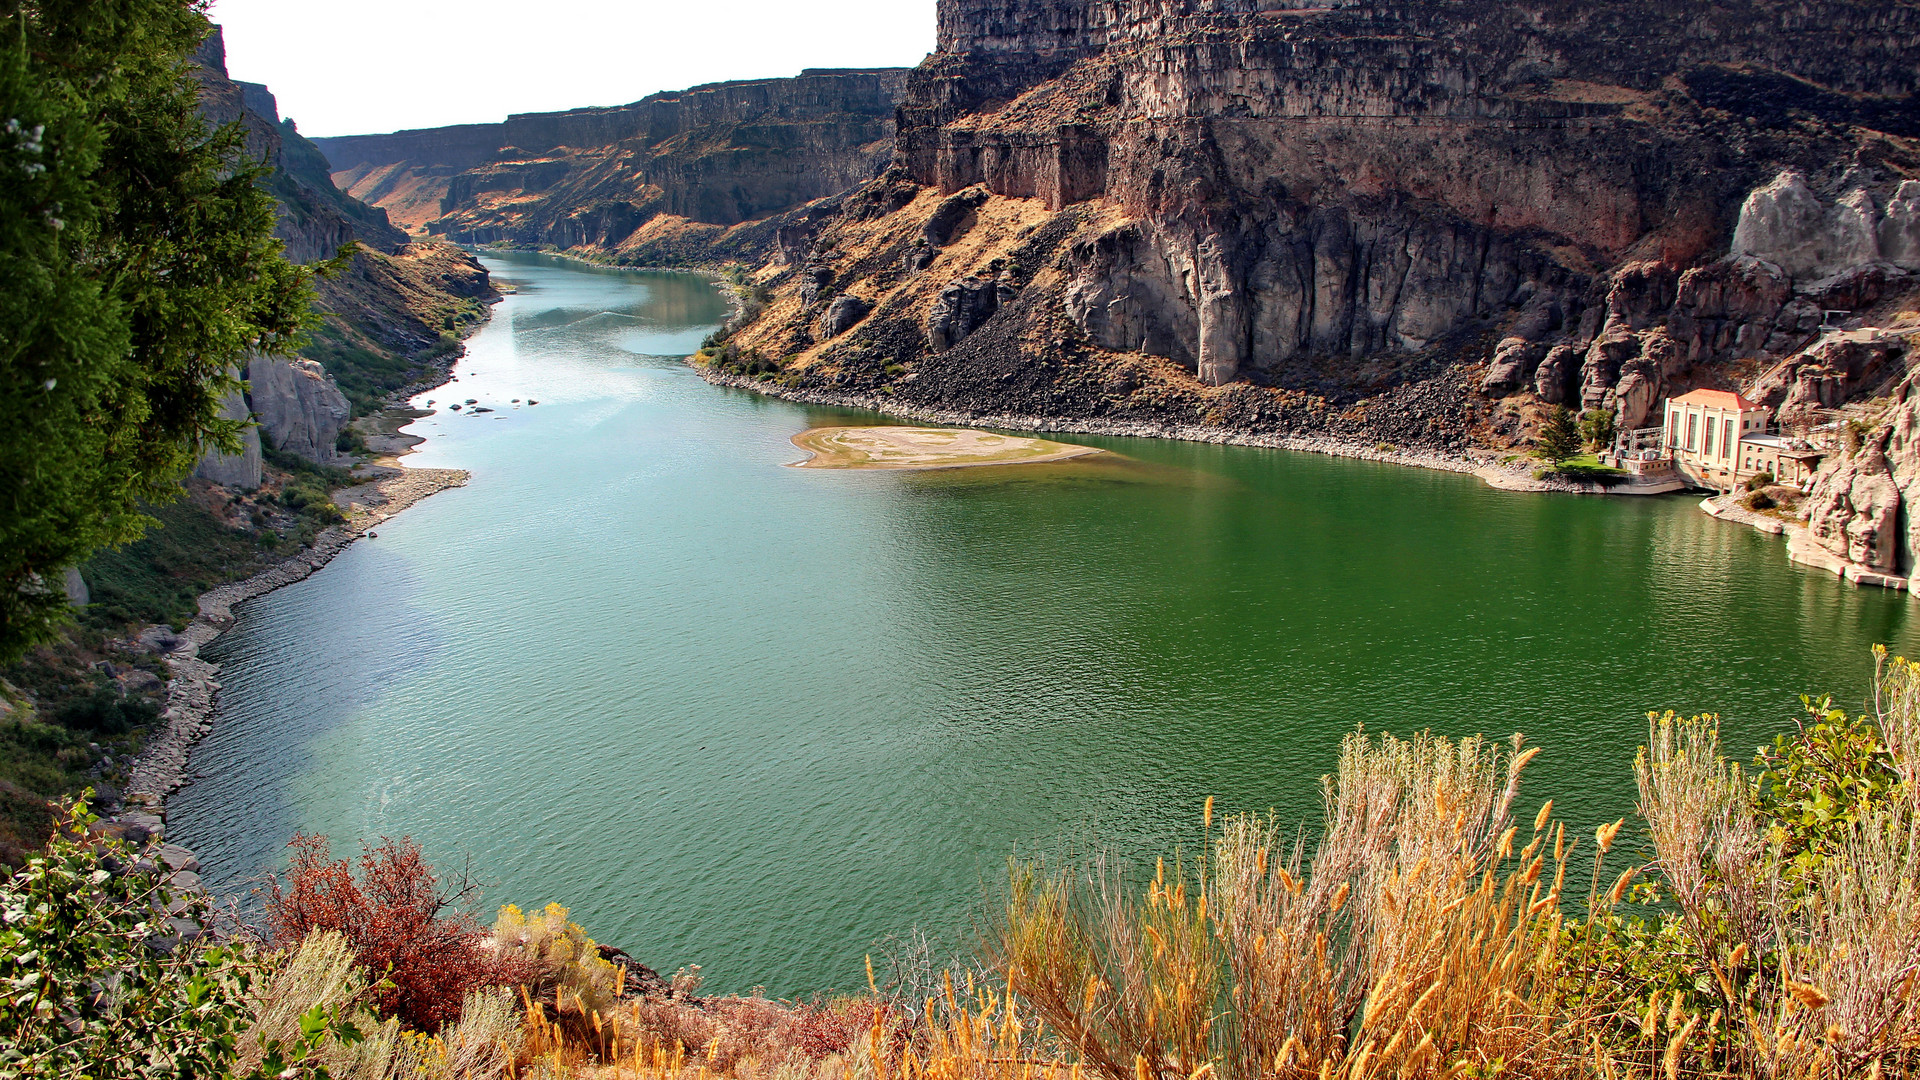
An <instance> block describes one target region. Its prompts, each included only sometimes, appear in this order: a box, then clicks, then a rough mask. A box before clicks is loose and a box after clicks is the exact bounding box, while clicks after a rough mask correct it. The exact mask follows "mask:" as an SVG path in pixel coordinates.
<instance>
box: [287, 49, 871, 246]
mask: <svg viewBox="0 0 1920 1080" xmlns="http://www.w3.org/2000/svg"><path fill="white" fill-rule="evenodd" d="M905 80H906V73H905V72H904V71H897V70H885V71H829V70H817V71H807V72H804V73H802V74H801V75H800V76H799V77H798V78H792V79H768V80H761V81H755V82H735V83H719V84H715V85H711V86H701V87H695V88H694V89H691V90H687V91H682V92H677V93H669V94H656V95H654V96H652V97H649V98H646V99H644V100H642V101H637V102H634V103H633V104H631V105H622V106H617V107H613V108H601V109H578V110H573V111H569V112H561V113H533V114H525V115H516V116H513V117H510V118H508V119H507V121H506V122H505V123H501V124H477V125H466V126H462V127H454V128H438V129H430V130H425V131H403V132H396V133H394V134H391V135H369V136H353V137H346V138H335V139H321V140H318V145H319V146H320V148H321V149H322V151H323V152H324V153H325V154H326V155H327V157H328V159H329V160H330V161H331V162H332V163H333V166H334V168H335V170H336V171H335V173H334V178H335V180H336V181H337V182H338V183H339V185H340V186H341V187H342V188H344V189H345V190H347V191H348V192H350V193H352V194H354V195H356V196H358V197H360V198H362V199H365V200H366V201H367V202H369V203H371V204H373V205H376V206H381V207H384V208H386V209H387V210H388V211H389V212H391V213H392V214H393V215H394V216H395V218H396V220H398V221H400V222H401V224H402V225H404V226H406V227H407V228H409V229H411V230H413V231H415V232H416V233H432V234H434V235H444V236H447V237H450V238H452V239H454V240H457V241H460V242H462V243H490V242H501V241H503V242H507V243H511V244H516V245H522V246H533V247H544V246H555V247H561V248H568V249H575V250H579V251H583V252H593V253H597V254H601V255H606V256H610V257H615V258H620V259H623V260H626V261H636V262H646V261H655V262H658V261H673V260H687V259H692V260H698V259H701V258H702V257H703V256H704V257H711V254H710V249H713V248H715V247H716V245H722V246H723V245H724V244H725V241H726V233H727V232H728V230H731V229H735V228H736V227H738V226H742V225H746V224H751V223H754V222H757V221H760V220H762V219H764V218H767V217H768V216H770V215H773V214H776V213H779V212H782V211H786V210H790V209H792V208H794V207H797V206H800V205H803V204H805V203H808V202H811V201H813V200H815V199H819V198H822V197H824V196H828V195H833V194H836V193H838V192H841V191H844V190H846V189H848V188H851V187H854V186H856V185H858V184H861V183H864V182H866V181H868V180H870V179H872V178H873V177H874V176H876V175H878V173H879V172H880V170H881V169H882V168H884V167H885V166H886V164H887V163H888V162H889V161H890V160H891V159H892V156H893V134H894V106H895V101H896V99H897V97H898V96H899V94H900V93H901V91H902V89H903V88H904V85H905ZM747 246H751V245H747Z"/></svg>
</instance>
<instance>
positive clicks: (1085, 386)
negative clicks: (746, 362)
mask: <svg viewBox="0 0 1920 1080" xmlns="http://www.w3.org/2000/svg"><path fill="white" fill-rule="evenodd" d="M970 197H973V198H978V199H979V200H980V204H979V206H978V207H977V208H975V209H972V210H970V211H968V212H966V213H964V214H962V215H961V216H960V217H959V219H958V221H957V222H956V223H955V224H954V225H953V227H952V232H951V234H950V235H949V237H948V240H947V243H946V244H945V245H943V246H936V245H930V244H925V243H924V241H925V239H926V235H927V230H928V225H929V222H931V221H933V220H934V219H935V218H936V217H937V216H939V215H940V214H941V213H942V208H943V207H946V208H948V210H949V211H950V210H951V209H952V207H953V206H954V205H955V204H956V197H949V196H946V195H943V194H942V193H941V192H940V191H938V190H937V189H935V188H931V187H921V186H918V185H915V184H912V183H911V182H909V181H905V180H903V179H901V178H900V177H898V176H897V175H895V176H890V177H888V178H884V179H882V180H880V181H876V182H875V183H874V184H871V185H868V186H867V187H864V188H862V189H860V190H858V191H856V192H854V193H851V194H849V195H848V196H846V197H844V198H843V199H839V200H831V201H829V202H828V203H823V204H821V205H820V206H819V207H816V208H815V213H816V214H817V215H818V220H817V221H816V222H814V223H808V222H805V221H803V220H800V215H795V216H793V217H790V218H788V219H785V220H784V221H783V222H782V223H781V224H782V226H783V228H785V229H786V230H787V231H788V232H789V233H804V234H806V235H807V236H808V237H810V240H809V241H808V242H807V243H800V244H798V246H797V247H795V245H794V242H792V241H790V243H789V246H790V247H793V248H794V250H796V251H802V252H810V253H811V254H804V255H801V256H799V257H794V256H793V253H792V252H789V256H788V257H786V258H776V259H775V260H774V261H773V262H772V263H770V264H769V265H767V266H766V267H764V268H763V269H762V270H761V271H760V272H759V273H758V275H757V276H756V281H757V283H758V284H759V285H760V286H761V288H762V290H763V292H765V293H767V294H770V299H769V301H768V303H767V304H766V306H765V308H764V310H763V311H761V313H760V314H759V315H758V316H757V317H756V318H754V319H753V320H752V321H750V322H749V323H747V324H746V325H745V326H744V327H743V328H742V329H740V330H739V331H738V332H737V333H736V334H734V335H733V336H732V338H731V339H730V344H731V345H732V346H734V348H736V349H737V350H740V351H741V352H743V353H746V354H757V355H758V356H759V357H764V358H767V359H770V360H776V361H779V362H780V363H781V364H782V366H783V370H782V372H781V373H780V374H779V375H778V376H777V377H776V379H775V380H773V381H772V382H773V385H776V386H779V387H787V388H792V389H799V390H814V391H823V392H829V393H836V394H845V395H851V396H855V397H861V396H865V397H869V398H870V399H871V400H873V401H874V402H875V403H876V404H879V405H881V406H883V407H891V406H907V407H919V408H925V409H936V410H941V411H952V412H959V413H970V414H974V415H1000V416H1005V415H1024V416H1031V417H1060V418H1071V419H1078V420H1092V421H1098V422H1103V423H1105V424H1109V425H1114V426H1116V427H1124V426H1128V425H1132V426H1137V427H1138V428H1139V429H1140V430H1143V431H1150V430H1158V429H1163V428H1168V427H1181V426H1185V427H1218V428H1227V429H1237V430H1241V431H1244V432H1247V433H1249V434H1256V433H1262V432H1270V433H1293V434H1301V433H1304V434H1324V435H1330V436H1334V437H1337V438H1340V439H1343V440H1346V441H1349V442H1355V441H1365V442H1366V444H1367V445H1369V446H1370V445H1372V443H1373V442H1377V441H1380V440H1383V439H1388V438H1395V439H1400V440H1402V441H1404V442H1406V443H1424V442H1432V441H1434V440H1435V439H1436V438H1437V437H1438V436H1439V435H1441V434H1445V435H1447V436H1454V437H1459V438H1471V439H1473V440H1475V441H1476V442H1479V443H1489V444H1498V443H1499V442H1500V440H1501V438H1502V436H1501V433H1500V431H1499V430H1497V424H1498V422H1499V421H1501V420H1502V418H1503V417H1504V415H1505V414H1504V413H1502V412H1501V411H1500V409H1499V408H1498V407H1497V406H1496V405H1494V404H1493V403H1476V404H1475V405H1472V406H1469V407H1468V408H1466V409H1460V408H1458V407H1457V406H1456V407H1455V408H1453V409H1451V410H1443V409H1442V408H1440V407H1439V406H1437V405H1436V404H1433V403H1431V402H1428V401H1427V399H1428V398H1430V397H1433V396H1434V395H1435V394H1437V393H1438V392H1439V390H1438V389H1436V383H1435V382H1434V381H1433V380H1432V379H1431V378H1429V379H1428V381H1426V382H1409V381H1408V380H1409V376H1410V375H1412V376H1431V375H1432V374H1433V369H1434V368H1436V367H1439V366H1442V365H1443V362H1444V357H1442V358H1436V357H1434V356H1431V355H1417V356H1410V357H1409V356H1402V357H1377V358H1371V359H1368V360H1365V361H1360V362H1355V361H1348V360H1344V359H1334V360H1328V361H1324V362H1321V363H1319V364H1315V365H1308V366H1306V367H1305V368H1304V369H1303V372H1304V378H1305V379H1306V380H1310V381H1317V382H1318V383H1319V384H1320V385H1322V386H1331V387H1334V388H1335V389H1334V391H1333V392H1331V393H1326V392H1315V391H1310V390H1301V389H1288V388H1285V387H1282V386H1278V385H1260V384H1257V383H1254V382H1251V381H1241V382H1237V383H1234V384H1232V385H1228V386H1217V387H1216V386H1208V385H1206V384H1204V383H1202V382H1201V381H1200V380H1199V379H1198V378H1197V376H1196V374H1195V372H1194V370H1193V369H1192V368H1191V367H1190V366H1183V365H1182V364H1180V363H1179V362H1177V361H1175V360H1173V359H1171V358H1168V357H1166V356H1160V355H1154V354H1152V353H1149V352H1142V351H1119V350H1112V349H1105V348H1101V347H1100V346H1099V345H1097V344H1096V343H1094V342H1093V341H1092V340H1091V339H1090V338H1089V337H1088V335H1087V334H1086V333H1085V332H1083V331H1082V330H1081V329H1080V328H1079V327H1078V326H1076V325H1075V324H1074V322H1073V321H1072V320H1071V319H1070V318H1068V317H1067V316H1066V315H1065V314H1064V313H1063V311H1062V310H1061V307H1060V303H1059V301H1060V297H1061V295H1062V293H1063V292H1064V291H1065V289H1066V288H1067V286H1068V284H1069V280H1070V275H1071V272H1072V269H1073V265H1074V258H1075V254H1074V253H1075V252H1076V250H1083V249H1084V248H1085V247H1086V246H1088V245H1093V244H1096V243H1098V242H1099V240H1100V238H1101V237H1103V236H1107V235H1110V234H1112V233H1113V232H1114V231H1115V230H1119V229H1123V228H1125V227H1127V226H1129V225H1132V224H1135V219H1134V218H1133V217H1132V216H1131V215H1130V214H1129V213H1128V212H1127V211H1126V209H1125V208H1123V207H1122V206H1120V205H1119V204H1118V203H1116V202H1113V201H1110V200H1105V199H1094V200H1089V201H1086V202H1081V203H1077V204H1074V205H1071V206H1068V207H1065V208H1063V209H1059V210H1054V209H1049V207H1048V206H1047V205H1046V203H1045V202H1044V201H1043V200H1041V199H1037V198H1009V197H1005V196H997V195H989V194H987V193H986V192H985V191H984V190H981V189H972V190H970V191H968V192H962V193H960V195H959V196H957V200H958V201H965V200H968V199H969V198H970ZM892 207H897V208H892ZM923 251H930V252H931V253H932V254H933V258H932V261H931V262H928V263H926V264H925V265H924V266H921V267H920V268H918V269H914V268H912V264H911V263H910V261H909V260H911V259H913V258H914V256H915V255H916V253H918V252H923ZM968 279H972V280H975V281H980V282H992V281H995V280H1000V279H1003V280H1005V281H1007V282H1008V284H1009V285H1010V286H1011V287H1012V288H1013V289H1014V291H1015V292H1014V295H1013V296H1012V297H1011V298H1010V299H1009V300H1008V301H1007V302H1006V303H1005V304H1003V305H1002V306H1001V307H1000V308H999V310H997V311H995V312H994V313H993V314H992V315H991V316H990V317H988V318H987V319H986V320H985V321H984V322H983V323H981V324H980V326H979V327H978V328H977V329H975V330H974V331H973V332H972V333H971V334H968V335H966V336H965V337H964V338H963V339H962V340H960V341H959V343H958V344H957V345H955V346H954V347H953V348H951V349H949V350H947V351H946V352H943V353H938V354H931V350H930V348H929V345H928V322H929V313H930V312H931V311H932V310H933V309H934V308H935V307H936V306H937V304H938V303H939V300H940V296H941V294H942V293H943V292H944V291H947V290H948V288H949V286H950V285H952V284H953V283H954V282H956V281H965V280H968ZM840 296H851V297H855V298H858V299H859V300H860V301H862V302H863V303H865V304H867V305H869V306H870V307H871V313H870V314H868V315H867V316H866V317H865V318H864V319H863V320H861V321H860V322H859V324H858V325H856V326H854V327H853V328H852V329H850V330H847V331H846V332H844V333H842V334H840V335H838V336H831V337H830V336H829V335H828V334H827V332H826V328H825V327H824V326H823V320H824V318H825V316H826V314H827V311H828V309H829V308H830V307H831V304H832V302H833V300H834V299H836V298H837V297H840ZM1471 344H1472V345H1474V346H1481V345H1483V335H1475V336H1474V337H1473V338H1472V341H1471ZM1256 374H1258V373H1256ZM1460 382H1461V380H1460V379H1459V378H1452V379H1445V378H1443V379H1441V380H1439V382H1438V384H1437V385H1438V387H1440V388H1444V389H1447V390H1451V391H1452V392H1453V396H1454V399H1455V400H1456V401H1457V398H1458V386H1459V384H1460ZM1463 421H1464V422H1463ZM1506 425H1507V426H1509V427H1511V428H1514V429H1515V430H1517V428H1518V426H1519V421H1518V420H1517V419H1516V420H1511V421H1507V422H1506Z"/></svg>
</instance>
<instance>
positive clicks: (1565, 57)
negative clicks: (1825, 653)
mask: <svg viewBox="0 0 1920 1080" xmlns="http://www.w3.org/2000/svg"><path fill="white" fill-rule="evenodd" d="M939 28H940V39H939V43H938V51H937V52H936V53H935V54H934V55H933V56H931V57H929V58H928V60H927V61H926V63H924V64H922V65H921V66H920V67H919V68H918V69H916V70H915V71H914V72H913V73H912V74H911V76H910V77H909V78H908V80H907V84H906V89H905V94H904V98H903V100H902V101H901V104H900V110H899V132H898V136H897V152H896V157H895V164H894V168H893V169H892V170H891V171H890V172H889V173H888V174H887V175H886V176H885V177H883V178H881V179H879V180H877V181H875V182H874V183H873V184H870V185H867V186H866V187H864V188H862V189H861V190H859V191H856V192H853V193H849V194H847V195H843V196H839V197H836V198H834V199H831V200H828V202H827V203H824V204H820V205H818V206H816V207H814V208H812V209H810V210H809V211H807V212H806V213H805V214H796V215H793V216H792V217H791V218H790V219H789V220H788V221H786V222H785V223H783V224H782V227H781V244H780V250H779V251H778V252H777V253H776V256H775V258H774V259H773V260H772V261H771V262H770V263H769V264H768V266H767V267H766V269H765V271H764V272H763V274H762V280H763V282H764V284H766V285H767V286H768V287H769V288H770V289H771V290H772V291H773V292H774V294H775V297H776V299H775V300H774V301H773V302H772V303H770V304H769V305H768V307H767V309H766V311H765V313H764V314H762V315H761V316H760V317H759V318H758V319H757V320H755V321H754V322H753V323H752V324H751V325H749V326H746V327H744V328H743V329H742V330H741V331H740V332H739V333H738V334H736V335H735V337H734V339H733V341H732V342H731V345H732V347H733V349H734V350H735V351H736V352H749V353H754V354H758V355H759V356H762V357H766V358H773V359H777V360H778V361H779V362H780V365H781V372H780V375H779V378H778V382H779V384H780V385H781V386H783V387H790V388H792V389H795V390H800V391H807V390H813V391H835V392H842V393H851V394H884V395H885V396H886V398H887V399H888V400H890V401H895V402H900V403H902V404H905V405H913V406H919V407H924V408H932V409H942V410H949V411H959V412H972V413H976V414H994V413H1000V414H1005V413H1025V414H1030V415H1038V416H1057V417H1073V418H1078V419H1080V420H1085V421H1092V420H1099V421H1112V422H1116V423H1137V424H1161V425H1172V426H1200V427H1211V428H1216V429H1220V430H1223V431H1227V432H1236V431H1237V432H1244V433H1294V434H1305V435H1316V436H1318V435H1326V436H1329V437H1334V438H1338V439H1344V440H1348V441H1352V442H1361V443H1366V444H1371V443H1373V442H1375V441H1390V442H1392V443H1395V444H1399V445H1409V446H1423V447H1432V448H1435V449H1441V450H1455V451H1464V450H1465V449H1466V448H1468V447H1488V448H1495V449H1499V448H1511V447H1515V446H1521V445H1524V444H1525V443H1526V442H1527V441H1528V440H1529V438H1530V436H1531V432H1532V431H1533V430H1534V428H1535V426H1536V425H1537V423H1538V422H1539V420H1540V418H1541V416H1542V414H1543V411H1544V410H1545V409H1547V408H1550V407H1552V406H1556V405H1562V404H1564V405H1566V406H1569V407H1571V408H1574V409H1575V410H1580V409H1587V408H1593V409H1609V410H1612V411H1613V412H1614V413H1615V415H1616V419H1617V421H1618V422H1619V423H1620V424H1621V425H1622V426H1626V427H1635V426H1639V425H1641V424H1644V423H1648V422H1651V420H1650V418H1652V417H1654V416H1655V415H1656V411H1657V409H1658V406H1659V403H1660V401H1662V400H1663V399H1664V398H1666V397H1668V396H1671V395H1673V394H1676V393H1679V392H1683V391H1685V390H1687V389H1691V388H1693V387H1695V386H1716V387H1723V388H1748V387H1751V386H1753V385H1754V383H1755V381H1756V380H1758V379H1760V378H1761V377H1762V376H1764V375H1769V374H1771V375H1773V376H1774V379H1773V382H1772V383H1770V384H1768V386H1767V387H1765V388H1763V389H1764V390H1765V392H1767V393H1773V394H1776V395H1777V398H1778V400H1777V401H1776V402H1771V403H1773V404H1778V405H1780V406H1782V407H1785V406H1786V405H1787V404H1788V403H1789V402H1790V401H1798V402H1801V403H1802V404H1804V403H1805V401H1806V400H1807V399H1808V395H1809V394H1812V395H1813V397H1814V398H1815V399H1818V400H1822V401H1828V400H1836V399H1841V398H1848V397H1852V396H1857V395H1858V394H1861V393H1864V392H1866V391H1868V390H1869V389H1872V387H1873V386H1880V385H1883V384H1884V383H1885V380H1886V379H1887V378H1889V377H1891V373H1892V372H1893V370H1894V369H1896V368H1900V367H1902V366H1903V365H1904V362H1905V361H1904V349H1905V347H1904V345H1900V346H1898V347H1896V348H1894V349H1893V350H1892V360H1891V366H1889V365H1887V364H1879V365H1867V367H1866V368H1861V369H1860V370H1859V371H1858V372H1856V373H1855V374H1854V375H1845V374H1841V375H1840V376H1839V382H1838V383H1836V382H1835V376H1836V371H1835V368H1834V365H1833V364H1832V363H1829V362H1828V361H1829V360H1830V359H1831V358H1820V357H1812V356H1811V354H1810V352H1809V351H1810V350H1813V349H1815V348H1816V347H1817V346H1818V344H1819V342H1820V341H1821V338H1822V334H1823V333H1824V332H1825V331H1823V329H1822V328H1823V326H1826V325H1828V320H1829V319H1830V318H1842V319H1843V321H1844V320H1846V319H1851V320H1853V321H1854V322H1855V323H1857V324H1861V325H1865V324H1866V323H1871V322H1872V321H1873V320H1875V319H1879V318H1881V317H1882V316H1885V315H1888V314H1890V313H1891V311H1892V308H1891V307H1889V305H1891V306H1892V307H1898V306H1899V305H1900V304H1901V303H1903V302H1904V298H1906V297H1908V296H1910V295H1911V294H1912V293H1913V291H1914V288H1913V280H1912V271H1913V270H1914V269H1915V266H1914V265H1913V262H1914V250H1915V249H1914V248H1913V246H1912V245H1913V236H1912V232H1911V226H1910V225H1909V224H1908V223H1909V222H1910V221H1911V219H1912V213H1913V209H1912V207H1913V205H1914V199H1915V193H1916V191H1920V185H1915V184H1912V183H1911V182H1912V181H1913V180H1915V179H1920V143H1916V141H1915V140H1916V138H1920V100H1916V98H1915V97H1914V92H1915V90H1916V82H1920V3H1915V2H1914V0H1895V2H1891V3H1865V2H1857V0H1855V2H1843V3H1837V4H1830V5H1822V6H1820V7H1819V8H1818V9H1817V10H1816V9H1814V8H1811V7H1808V6H1806V5H1804V4H1800V3H1797V2H1784V0H1742V2H1735V3H1725V4H1715V5H1694V6H1681V7H1674V6H1671V5H1659V4H1654V3H1651V2H1647V0H1631V2H1624V3H1601V2H1597V0H1554V2H1547V3H1536V4H1530V5H1524V6H1520V7H1514V6H1511V5H1502V4H1493V3H1486V2H1483V0H1443V2H1437V3H1423V4H1418V5H1413V4H1383V3H1374V2H1362V0H1334V2H1319V3H1315V2H1306V3H1302V2H1300V0H1286V2H1284V3H1282V2H1276V0H943V2H942V3H941V4H940V7H939ZM956 200H958V201H956ZM1743 222H1744V224H1743ZM843 297H851V298H853V300H855V301H857V307H858V308H859V309H860V310H863V311H866V312H870V314H867V315H865V316H864V317H863V318H862V319H860V320H858V321H857V323H850V322H849V320H848V319H847V318H846V317H845V316H844V312H846V311H848V310H851V308H848V307H846V306H841V307H840V308H839V309H838V310H840V311H841V312H842V313H843V314H842V316H840V317H834V318H829V315H830V314H831V313H832V312H833V311H834V310H836V308H835V305H838V304H840V301H841V299H842V298H843ZM1835 311H1838V312H1840V313H1841V315H1837V316H1836V315H1830V314H1829V312H1835ZM1796 358H1797V359H1796ZM1840 366H1841V368H1843V369H1844V368H1847V367H1848V365H1847V364H1841V365H1840ZM1853 366H1854V367H1859V365H1853ZM1867 368H1871V370H1867ZM1849 379H1851V380H1852V381H1851V382H1848V381H1847V380H1849ZM1822 380H1824V381H1822ZM1869 384H1871V385H1869ZM1822 394H1824V395H1825V397H1821V395H1822Z"/></svg>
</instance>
